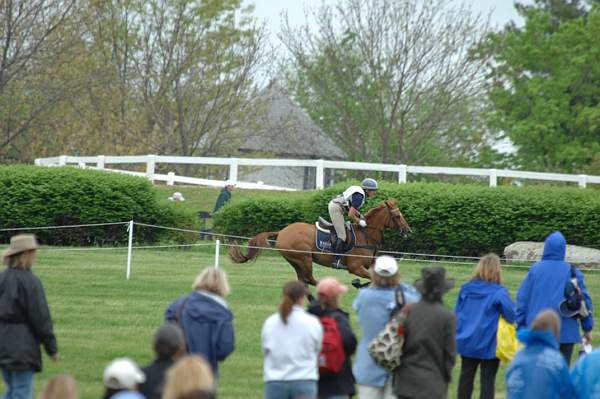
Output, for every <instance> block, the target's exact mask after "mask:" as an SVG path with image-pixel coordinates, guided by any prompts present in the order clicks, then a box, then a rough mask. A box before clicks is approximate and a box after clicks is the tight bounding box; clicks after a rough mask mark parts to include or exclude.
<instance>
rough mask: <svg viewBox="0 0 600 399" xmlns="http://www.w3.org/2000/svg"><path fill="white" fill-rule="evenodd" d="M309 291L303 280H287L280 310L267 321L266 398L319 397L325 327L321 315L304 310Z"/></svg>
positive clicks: (263, 344) (263, 343) (263, 339)
mask: <svg viewBox="0 0 600 399" xmlns="http://www.w3.org/2000/svg"><path fill="white" fill-rule="evenodd" d="M306 294H307V289H306V287H304V285H303V284H302V283H301V282H299V281H290V282H288V283H287V284H285V285H284V286H283V300H282V302H281V304H280V305H279V312H278V313H275V314H273V315H271V316H269V318H267V320H266V321H265V323H264V325H263V328H262V333H261V347H262V351H263V354H264V357H265V360H264V366H263V370H264V380H265V382H266V389H265V399H282V398H288V399H316V397H317V380H318V379H319V378H318V377H319V376H318V370H317V357H318V355H319V351H320V350H321V341H322V338H323V327H322V326H321V323H320V322H319V319H317V318H316V317H315V316H313V315H311V314H309V313H307V312H305V311H304V296H305V295H306Z"/></svg>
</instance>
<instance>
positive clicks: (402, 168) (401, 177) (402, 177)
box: [398, 165, 407, 184]
mask: <svg viewBox="0 0 600 399" xmlns="http://www.w3.org/2000/svg"><path fill="white" fill-rule="evenodd" d="M406 170H407V167H406V165H398V183H400V184H403V183H406Z"/></svg>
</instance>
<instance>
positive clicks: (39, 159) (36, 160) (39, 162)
mask: <svg viewBox="0 0 600 399" xmlns="http://www.w3.org/2000/svg"><path fill="white" fill-rule="evenodd" d="M34 164H35V165H36V166H42V159H41V158H36V159H35V161H34Z"/></svg>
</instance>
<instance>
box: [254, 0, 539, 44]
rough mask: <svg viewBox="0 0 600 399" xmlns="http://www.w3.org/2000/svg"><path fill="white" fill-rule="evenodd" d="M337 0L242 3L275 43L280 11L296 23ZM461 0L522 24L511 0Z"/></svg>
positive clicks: (494, 17)
mask: <svg viewBox="0 0 600 399" xmlns="http://www.w3.org/2000/svg"><path fill="white" fill-rule="evenodd" d="M337 1H338V0H244V4H245V5H248V4H254V6H255V9H254V15H255V16H256V17H257V18H258V19H259V20H260V21H264V22H265V24H266V28H267V30H268V32H269V41H270V42H271V44H273V45H275V46H278V45H279V44H280V43H279V39H278V38H277V34H278V33H279V31H280V29H281V13H282V12H287V13H288V16H289V18H290V21H291V22H293V25H300V24H302V23H303V22H305V18H304V16H305V9H306V8H307V7H309V8H317V7H318V6H320V5H321V4H322V3H325V4H335V3H337ZM449 1H450V3H451V4H452V3H455V4H456V5H457V6H458V5H460V4H461V3H462V2H463V0H449ZM520 2H521V3H525V4H531V3H533V0H520ZM464 3H465V4H467V5H471V6H472V8H473V10H474V11H475V12H481V13H482V14H483V15H487V13H488V12H491V22H492V25H496V26H497V27H498V28H500V27H502V26H503V25H504V24H506V23H507V22H509V21H510V20H514V21H515V22H517V24H518V25H521V24H522V19H521V18H520V17H519V15H518V14H517V11H516V10H515V7H514V5H513V3H514V1H513V0H464Z"/></svg>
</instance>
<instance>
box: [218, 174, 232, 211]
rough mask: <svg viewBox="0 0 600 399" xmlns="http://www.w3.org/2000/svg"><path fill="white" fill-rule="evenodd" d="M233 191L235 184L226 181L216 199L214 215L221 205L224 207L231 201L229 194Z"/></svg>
mask: <svg viewBox="0 0 600 399" xmlns="http://www.w3.org/2000/svg"><path fill="white" fill-rule="evenodd" d="M234 189H235V183H234V182H232V181H231V180H228V181H227V183H225V187H223V190H221V194H219V198H217V202H216V203H215V209H214V210H213V213H216V212H217V211H218V210H219V209H221V207H222V206H223V205H225V204H226V203H227V202H229V200H230V199H231V192H232V191H233V190H234Z"/></svg>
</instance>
